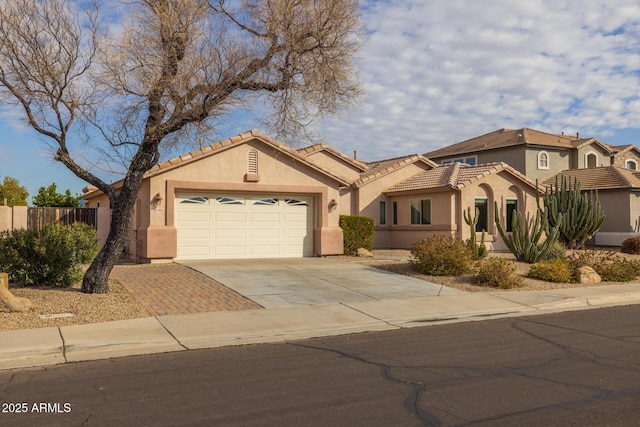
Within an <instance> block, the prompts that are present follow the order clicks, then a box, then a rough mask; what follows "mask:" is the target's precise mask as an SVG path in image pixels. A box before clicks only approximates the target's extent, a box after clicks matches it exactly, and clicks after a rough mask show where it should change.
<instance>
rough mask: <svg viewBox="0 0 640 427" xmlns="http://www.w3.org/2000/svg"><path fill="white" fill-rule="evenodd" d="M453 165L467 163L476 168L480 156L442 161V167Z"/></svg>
mask: <svg viewBox="0 0 640 427" xmlns="http://www.w3.org/2000/svg"><path fill="white" fill-rule="evenodd" d="M452 163H466V164H468V165H471V166H475V165H476V164H477V163H478V156H471V157H459V158H457V159H448V160H442V161H441V162H440V164H441V165H450V164H452Z"/></svg>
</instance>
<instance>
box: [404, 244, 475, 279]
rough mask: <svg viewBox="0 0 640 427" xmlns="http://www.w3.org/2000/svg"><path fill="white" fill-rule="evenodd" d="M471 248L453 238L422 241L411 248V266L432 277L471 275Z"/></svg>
mask: <svg viewBox="0 0 640 427" xmlns="http://www.w3.org/2000/svg"><path fill="white" fill-rule="evenodd" d="M472 257H473V255H472V253H471V250H470V249H469V246H468V245H467V244H466V243H465V242H463V241H462V240H460V239H458V238H456V237H453V236H444V235H436V236H433V237H427V238H424V239H420V240H418V241H417V242H415V243H414V244H413V246H412V247H411V257H410V258H409V264H411V267H412V268H413V269H414V270H415V271H418V272H420V273H423V274H430V275H432V276H459V275H462V274H465V273H469V272H470V271H471V270H472V269H471V264H472Z"/></svg>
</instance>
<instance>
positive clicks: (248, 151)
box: [83, 130, 535, 262]
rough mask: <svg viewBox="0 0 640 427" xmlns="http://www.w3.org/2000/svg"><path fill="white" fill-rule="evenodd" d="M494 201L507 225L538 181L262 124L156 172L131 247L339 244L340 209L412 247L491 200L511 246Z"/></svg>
mask: <svg viewBox="0 0 640 427" xmlns="http://www.w3.org/2000/svg"><path fill="white" fill-rule="evenodd" d="M120 183H121V182H116V183H115V185H116V187H117V186H118V185H119V184H120ZM83 198H84V200H85V206H86V207H105V206H108V204H109V202H108V198H107V197H106V195H105V194H103V193H102V192H101V191H99V190H97V189H96V188H95V187H87V188H86V189H85V190H84V195H83ZM532 200H533V202H532ZM494 201H497V202H498V205H499V209H500V215H501V217H502V218H503V220H504V221H505V224H506V218H507V216H508V217H509V218H510V215H506V212H511V211H512V210H513V209H518V210H520V211H522V212H532V211H533V210H534V208H535V206H534V205H535V184H534V183H533V182H532V181H531V180H529V179H527V177H526V176H524V175H523V174H521V173H519V172H518V171H517V170H515V169H514V168H512V167H510V166H508V165H506V164H504V163H496V164H490V165H477V166H468V165H460V164H451V165H445V166H439V165H437V164H436V163H434V162H432V161H431V160H429V159H427V158H426V157H424V156H421V155H409V156H403V157H398V158H394V159H386V160H380V161H376V162H363V161H360V160H357V159H356V158H355V157H351V156H348V155H346V154H344V153H342V152H340V151H338V150H336V149H335V148H333V147H331V146H329V145H327V144H316V145H312V146H310V147H306V148H302V149H298V150H296V149H293V148H291V147H289V146H287V145H284V144H282V143H280V142H278V141H276V140H274V139H272V138H270V137H268V136H267V135H264V134H262V133H260V132H258V131H255V130H254V131H249V132H245V133H242V134H240V135H238V136H235V137H233V138H230V139H226V140H223V141H220V142H218V143H216V144H213V145H211V146H208V147H204V148H202V149H199V150H195V151H193V152H191V153H188V154H185V155H183V156H180V157H176V158H174V159H171V160H169V161H166V162H163V163H160V164H158V165H156V166H155V167H154V168H153V169H151V170H150V171H149V172H147V173H146V174H145V177H144V179H143V182H142V187H141V189H140V193H139V195H138V199H137V201H136V204H135V210H134V215H133V225H132V232H131V235H130V238H129V242H128V244H127V245H126V248H125V250H126V252H127V253H128V255H129V256H130V257H132V258H134V259H136V260H139V261H141V262H162V261H171V260H174V259H176V260H180V259H217V258H269V257H303V256H324V255H336V254H341V253H342V251H343V235H342V229H341V228H340V227H339V225H338V224H339V216H340V215H364V216H368V217H371V218H373V219H374V222H375V225H376V234H375V241H374V247H375V248H409V247H410V246H411V244H413V243H414V242H415V241H416V240H418V239H419V238H421V237H425V236H430V235H433V234H435V233H444V234H451V235H457V236H460V237H461V238H468V237H469V230H468V226H467V225H466V224H465V223H464V220H463V218H462V211H463V210H464V209H466V208H467V207H471V209H472V210H473V209H474V207H475V206H479V207H480V208H481V209H484V210H483V215H485V216H484V218H486V220H483V223H484V226H486V228H487V232H488V235H487V243H488V245H489V246H490V247H494V248H496V249H503V248H504V245H503V244H502V243H501V241H500V239H499V237H498V235H497V231H496V230H495V226H494V224H493V209H494V208H493V202H494ZM484 226H483V227H484Z"/></svg>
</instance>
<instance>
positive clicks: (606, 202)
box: [545, 166, 640, 246]
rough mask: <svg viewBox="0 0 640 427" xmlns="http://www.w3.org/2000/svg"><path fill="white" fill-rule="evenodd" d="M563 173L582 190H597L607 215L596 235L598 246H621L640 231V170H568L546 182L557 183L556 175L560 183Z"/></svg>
mask: <svg viewBox="0 0 640 427" xmlns="http://www.w3.org/2000/svg"><path fill="white" fill-rule="evenodd" d="M563 176H565V177H569V178H571V180H572V181H573V180H574V179H577V180H578V181H579V182H580V189H581V190H583V191H596V190H597V192H598V198H599V199H600V203H601V205H602V210H603V211H604V214H605V215H606V218H605V221H604V224H603V225H602V228H600V231H599V232H598V233H597V234H596V237H595V244H596V245H599V246H619V245H620V244H621V242H622V241H623V240H624V239H626V238H627V237H632V236H636V235H638V233H640V172H636V171H635V170H631V169H628V168H622V167H619V166H605V167H600V168H595V169H574V170H566V171H563V172H561V173H559V174H558V175H557V177H552V178H550V179H548V180H547V181H546V182H545V184H555V182H556V178H557V179H558V182H561V180H562V177H563Z"/></svg>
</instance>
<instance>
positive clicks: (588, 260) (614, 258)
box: [569, 250, 640, 282]
mask: <svg viewBox="0 0 640 427" xmlns="http://www.w3.org/2000/svg"><path fill="white" fill-rule="evenodd" d="M569 261H570V262H571V265H572V267H573V268H574V269H576V268H578V267H582V266H585V265H586V266H589V267H591V268H593V269H594V270H595V271H596V273H598V274H599V275H600V277H601V278H602V280H604V281H605V282H630V281H631V280H634V279H635V278H636V277H638V276H640V262H639V261H637V260H629V259H626V258H624V257H622V256H620V255H618V254H617V253H615V252H611V251H601V250H595V251H592V250H588V251H576V252H574V253H573V254H572V255H571V256H570V257H569Z"/></svg>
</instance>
